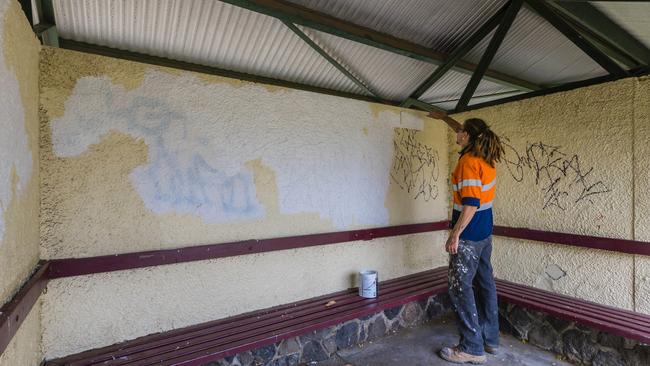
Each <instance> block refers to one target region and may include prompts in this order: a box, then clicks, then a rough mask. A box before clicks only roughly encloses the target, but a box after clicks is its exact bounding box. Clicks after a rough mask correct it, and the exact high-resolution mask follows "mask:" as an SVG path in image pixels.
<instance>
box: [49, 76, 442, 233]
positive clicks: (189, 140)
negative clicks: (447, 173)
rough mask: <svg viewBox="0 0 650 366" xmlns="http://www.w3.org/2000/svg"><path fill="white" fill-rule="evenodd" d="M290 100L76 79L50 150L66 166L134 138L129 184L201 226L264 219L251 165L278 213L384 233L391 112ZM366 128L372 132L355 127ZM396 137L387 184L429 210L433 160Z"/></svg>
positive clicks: (187, 79) (178, 81)
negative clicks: (105, 141)
mask: <svg viewBox="0 0 650 366" xmlns="http://www.w3.org/2000/svg"><path fill="white" fill-rule="evenodd" d="M172 85H173V88H170V86H172ZM179 90H182V92H179ZM255 93H263V100H264V103H261V104H259V105H258V106H257V107H256V108H242V103H243V102H242V101H246V100H250V99H251V98H255V97H256V94H255ZM291 93H292V94H291V97H290V98H289V97H287V95H286V94H285V93H284V92H275V93H268V92H267V91H266V90H265V89H264V88H263V87H258V86H254V85H252V86H246V87H235V86H230V84H226V83H214V84H213V83H205V82H204V81H202V80H199V79H197V78H196V77H194V76H192V75H190V74H184V75H181V76H177V75H170V74H167V73H162V72H158V71H154V70H149V71H147V72H146V73H145V77H144V80H143V82H142V83H141V85H139V86H138V87H137V88H134V89H131V90H126V89H125V88H123V87H122V86H121V85H118V84H115V83H113V82H112V80H111V79H110V78H108V77H105V76H104V77H95V76H87V77H82V78H79V79H78V80H77V83H76V84H75V88H74V90H73V92H72V94H71V96H70V98H68V100H67V101H66V105H65V113H64V115H63V116H62V117H59V118H56V119H53V120H52V121H51V122H50V127H51V133H52V148H53V152H54V154H55V155H57V156H60V157H64V158H72V157H75V156H79V155H80V154H83V153H84V152H86V151H87V150H88V148H89V146H91V145H93V144H99V143H100V142H101V141H102V138H104V137H105V136H106V135H107V134H108V133H110V132H111V131H117V132H121V133H125V134H128V135H130V136H133V137H134V138H138V139H143V140H144V143H145V144H146V145H147V148H148V160H147V163H146V164H144V165H142V166H139V167H137V168H136V169H134V170H133V171H132V172H131V174H130V180H131V182H132V184H133V186H134V188H135V189H136V190H137V192H138V193H139V195H140V197H141V198H142V200H143V201H144V204H145V205H146V207H147V208H149V209H150V210H151V211H153V212H154V213H156V214H164V213H182V214H192V215H198V216H200V217H201V218H202V219H203V220H204V221H205V222H206V223H218V222H226V221H232V220H237V219H251V218H261V217H264V216H265V211H264V207H263V205H262V204H261V203H260V202H259V201H258V199H257V192H256V190H257V189H258V187H256V185H255V180H254V172H253V171H252V170H251V169H250V168H249V167H248V166H247V162H250V161H254V160H261V161H262V163H263V164H264V166H265V167H268V168H269V169H271V170H273V172H274V174H275V179H276V182H275V183H276V184H277V195H278V197H277V200H278V203H279V208H280V213H281V214H301V213H317V214H318V215H319V216H320V217H321V218H323V219H327V220H331V222H332V223H333V225H334V226H336V227H341V228H342V227H346V226H348V225H350V224H352V223H354V224H357V225H385V224H387V223H388V220H389V213H388V210H387V209H386V207H385V206H384V201H385V196H386V192H387V191H388V186H389V181H388V180H387V179H386V175H387V174H389V172H390V171H391V164H392V163H393V157H394V154H393V153H394V151H393V142H394V132H393V131H394V129H395V128H396V127H399V126H400V123H401V122H400V116H399V114H395V113H394V112H390V113H380V114H379V116H378V117H373V115H372V114H370V113H368V106H367V105H366V104H363V103H350V104H349V105H347V106H346V108H341V105H340V102H338V101H337V100H334V99H333V100H332V101H330V102H328V101H323V102H322V103H319V105H318V107H319V109H318V110H315V109H313V108H312V109H307V108H305V107H304V106H305V105H311V104H313V96H312V95H311V94H309V93H302V92H300V93H299V92H291ZM215 101H218V102H215ZM351 115H352V116H356V117H352V118H351V117H350V116H351ZM323 116H327V117H326V118H327V124H323V123H322V121H323V119H322V118H323ZM369 125H372V126H377V128H370V129H368V130H367V132H366V133H363V130H362V129H361V128H359V127H360V126H369ZM403 137H404V138H403V139H402V140H401V142H400V145H399V146H400V149H402V150H400V151H402V154H403V155H402V156H403V157H404V159H402V160H403V161H402V163H401V165H399V166H402V167H405V169H406V170H404V172H405V174H404V175H402V176H396V178H398V179H400V181H401V182H402V183H403V184H404V185H405V187H409V189H411V190H412V191H413V192H414V194H415V195H417V198H418V199H420V198H425V199H428V200H431V199H433V198H435V197H436V196H437V186H436V182H435V180H436V179H437V174H438V173H437V170H438V156H437V153H436V152H434V151H431V150H430V149H426V148H425V147H424V146H421V145H420V144H418V143H416V142H415V140H414V137H413V136H410V135H408V134H406V135H404V136H403ZM419 155H421V156H419ZM417 159H421V161H419V160H417ZM406 167H408V168H406ZM406 172H408V174H406ZM434 173H435V174H434Z"/></svg>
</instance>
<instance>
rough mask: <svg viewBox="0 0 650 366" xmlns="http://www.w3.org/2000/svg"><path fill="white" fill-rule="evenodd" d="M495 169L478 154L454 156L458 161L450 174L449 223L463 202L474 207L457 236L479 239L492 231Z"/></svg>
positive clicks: (452, 225)
mask: <svg viewBox="0 0 650 366" xmlns="http://www.w3.org/2000/svg"><path fill="white" fill-rule="evenodd" d="M496 181H497V171H496V169H495V168H493V167H491V166H490V164H488V163H487V162H485V160H483V159H482V158H480V157H477V156H473V155H472V154H471V153H465V154H463V155H461V157H460V158H459V159H458V165H456V169H454V172H453V173H452V175H451V184H452V185H453V190H454V211H453V213H452V215H451V227H452V228H453V227H454V225H456V221H458V217H459V216H460V212H461V211H462V209H463V206H476V207H478V209H477V210H476V213H475V214H474V217H472V220H471V221H470V222H469V224H468V225H467V227H466V228H465V230H463V232H462V233H461V234H460V238H461V239H465V240H472V241H479V240H483V239H485V238H487V237H488V236H490V235H492V225H493V219H492V201H493V200H494V192H495V191H496Z"/></svg>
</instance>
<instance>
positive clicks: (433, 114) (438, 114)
mask: <svg viewBox="0 0 650 366" xmlns="http://www.w3.org/2000/svg"><path fill="white" fill-rule="evenodd" d="M429 117H431V118H435V119H444V118H445V117H447V113H445V112H443V111H438V110H435V109H434V110H432V111H430V112H429Z"/></svg>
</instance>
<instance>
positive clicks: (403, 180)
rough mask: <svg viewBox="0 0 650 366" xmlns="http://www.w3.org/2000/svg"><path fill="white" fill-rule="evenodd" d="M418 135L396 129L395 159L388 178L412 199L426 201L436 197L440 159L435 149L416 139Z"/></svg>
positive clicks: (403, 129) (414, 131) (415, 132)
mask: <svg viewBox="0 0 650 366" xmlns="http://www.w3.org/2000/svg"><path fill="white" fill-rule="evenodd" d="M417 133H418V131H417V130H411V129H405V128H398V129H395V139H394V141H393V144H394V148H395V158H394V161H393V166H392V168H391V173H390V176H391V178H392V179H393V181H394V182H395V183H396V184H397V185H398V186H399V187H400V188H401V189H403V190H405V191H407V192H408V193H409V194H410V195H411V197H413V198H414V199H416V200H417V199H422V200H424V201H427V202H428V201H431V200H434V199H436V198H437V197H438V178H439V176H440V157H439V156H438V151H437V150H435V149H434V148H432V147H431V146H427V145H425V144H423V143H421V142H420V141H418V140H417V138H416V134H417Z"/></svg>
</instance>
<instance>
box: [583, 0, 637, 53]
mask: <svg viewBox="0 0 650 366" xmlns="http://www.w3.org/2000/svg"><path fill="white" fill-rule="evenodd" d="M591 4H592V5H594V6H595V7H597V8H598V9H599V10H600V11H602V12H603V13H605V14H606V15H607V16H608V17H609V18H610V19H611V20H613V21H615V22H616V23H618V25H620V26H621V27H622V28H623V29H625V30H626V31H628V32H629V33H630V34H631V35H633V36H635V37H636V38H637V39H638V40H639V41H641V42H643V43H644V44H645V45H646V46H648V47H650V3H648V2H636V1H625V2H611V1H592V2H591Z"/></svg>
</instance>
